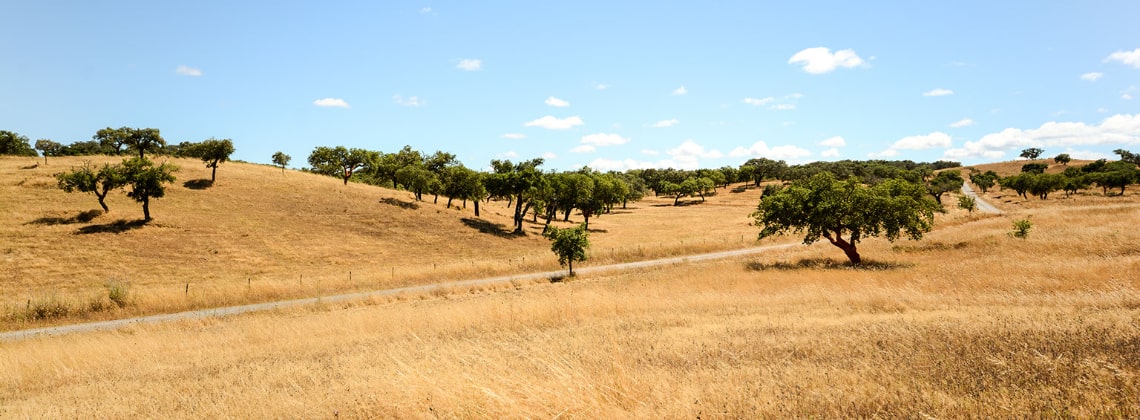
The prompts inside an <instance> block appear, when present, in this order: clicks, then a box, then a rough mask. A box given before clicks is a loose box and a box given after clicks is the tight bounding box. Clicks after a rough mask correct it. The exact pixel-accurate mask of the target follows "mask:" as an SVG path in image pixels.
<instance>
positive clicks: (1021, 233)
mask: <svg viewBox="0 0 1140 420" xmlns="http://www.w3.org/2000/svg"><path fill="white" fill-rule="evenodd" d="M1032 227H1033V223H1032V222H1030V221H1029V220H1028V219H1020V220H1015V221H1014V222H1013V232H1010V233H1009V236H1012V237H1014V238H1021V239H1026V238H1028V237H1029V229H1031V228H1032Z"/></svg>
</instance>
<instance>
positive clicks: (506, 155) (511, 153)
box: [499, 150, 519, 159]
mask: <svg viewBox="0 0 1140 420" xmlns="http://www.w3.org/2000/svg"><path fill="white" fill-rule="evenodd" d="M499 157H501V158H507V159H514V158H517V157H519V154H518V152H516V151H514V150H510V151H507V152H503V153H500V154H499Z"/></svg>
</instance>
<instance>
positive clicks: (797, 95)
mask: <svg viewBox="0 0 1140 420" xmlns="http://www.w3.org/2000/svg"><path fill="white" fill-rule="evenodd" d="M802 97H804V94H802V93H789V94H787V95H784V99H800V98H802Z"/></svg>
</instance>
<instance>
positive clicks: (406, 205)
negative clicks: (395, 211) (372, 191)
mask: <svg viewBox="0 0 1140 420" xmlns="http://www.w3.org/2000/svg"><path fill="white" fill-rule="evenodd" d="M380 202H381V203H384V204H387V205H389V206H396V207H399V208H402V209H404V210H415V209H418V208H420V205H419V204H416V203H415V202H403V201H400V200H397V199H395V198H391V197H388V198H381V199H380Z"/></svg>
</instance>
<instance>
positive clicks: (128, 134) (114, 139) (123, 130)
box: [92, 127, 166, 159]
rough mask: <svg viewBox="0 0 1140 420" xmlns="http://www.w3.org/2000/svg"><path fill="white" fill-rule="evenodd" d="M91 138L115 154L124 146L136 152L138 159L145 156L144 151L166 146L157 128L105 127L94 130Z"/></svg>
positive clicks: (155, 150)
mask: <svg viewBox="0 0 1140 420" xmlns="http://www.w3.org/2000/svg"><path fill="white" fill-rule="evenodd" d="M92 138H93V139H95V140H98V141H99V144H101V145H103V147H104V148H106V149H109V150H114V151H115V154H116V155H118V154H122V151H123V148H124V147H126V148H127V149H130V150H134V151H136V152H138V154H139V158H140V159H144V158H145V157H146V156H144V154H145V153H146V152H158V151H161V150H162V149H163V147H165V146H166V140H164V139H163V138H162V135H161V134H160V133H159V130H158V129H157V128H131V127H119V128H111V127H107V128H104V129H102V130H99V131H97V132H95V135H94V136H93V137H92Z"/></svg>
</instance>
